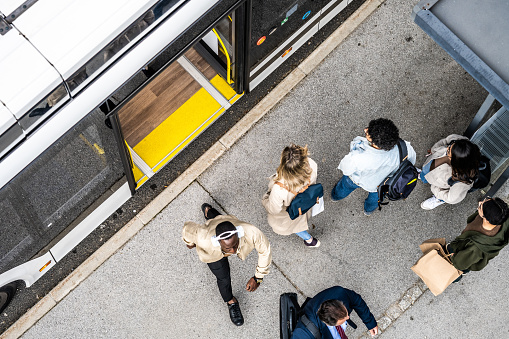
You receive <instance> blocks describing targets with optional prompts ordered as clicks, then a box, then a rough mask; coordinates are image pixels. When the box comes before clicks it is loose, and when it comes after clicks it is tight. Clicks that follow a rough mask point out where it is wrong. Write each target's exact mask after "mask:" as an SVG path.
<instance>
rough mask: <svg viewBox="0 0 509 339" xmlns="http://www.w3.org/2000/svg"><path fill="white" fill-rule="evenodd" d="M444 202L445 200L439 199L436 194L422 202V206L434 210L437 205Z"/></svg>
mask: <svg viewBox="0 0 509 339" xmlns="http://www.w3.org/2000/svg"><path fill="white" fill-rule="evenodd" d="M444 203H445V201H442V200H440V199H437V198H436V197H435V196H432V197H431V198H429V199H426V200H424V201H423V202H422V203H421V208H422V209H424V210H432V209H434V208H435V207H437V206H440V205H442V204H444Z"/></svg>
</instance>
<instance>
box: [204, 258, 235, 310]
mask: <svg viewBox="0 0 509 339" xmlns="http://www.w3.org/2000/svg"><path fill="white" fill-rule="evenodd" d="M207 265H208V266H209V268H210V270H211V271H212V273H213V274H214V275H215V276H216V279H217V287H218V288H219V293H221V297H223V300H224V302H228V301H230V300H232V299H233V293H232V279H231V276H230V263H229V262H228V258H227V257H224V258H223V259H221V260H219V261H216V262H211V263H209V264H207Z"/></svg>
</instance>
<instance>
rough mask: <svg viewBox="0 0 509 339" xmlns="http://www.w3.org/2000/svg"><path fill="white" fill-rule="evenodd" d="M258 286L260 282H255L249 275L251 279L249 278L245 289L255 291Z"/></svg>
mask: <svg viewBox="0 0 509 339" xmlns="http://www.w3.org/2000/svg"><path fill="white" fill-rule="evenodd" d="M258 286H260V284H259V283H257V282H256V280H255V278H254V277H251V279H249V281H248V282H247V284H246V290H247V291H248V292H254V291H256V289H257V288H258Z"/></svg>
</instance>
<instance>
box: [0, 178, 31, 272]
mask: <svg viewBox="0 0 509 339" xmlns="http://www.w3.org/2000/svg"><path fill="white" fill-rule="evenodd" d="M20 203H22V202H19V201H16V195H15V194H14V193H13V192H12V190H11V189H10V188H8V187H7V188H4V189H2V190H0V210H1V211H2V213H0V227H1V232H2V246H0V273H3V272H6V271H8V270H10V269H11V268H13V267H15V266H17V265H19V264H22V263H23V262H24V260H23V259H25V256H24V255H23V253H24V252H25V251H26V250H27V249H29V247H30V246H31V245H32V243H33V241H34V237H33V236H32V235H31V234H30V231H29V230H28V229H27V226H28V225H30V224H29V223H28V222H27V221H29V220H27V219H26V218H24V216H26V215H27V213H24V212H23V210H22V207H21V206H22V205H21V204H20ZM36 234H37V233H36Z"/></svg>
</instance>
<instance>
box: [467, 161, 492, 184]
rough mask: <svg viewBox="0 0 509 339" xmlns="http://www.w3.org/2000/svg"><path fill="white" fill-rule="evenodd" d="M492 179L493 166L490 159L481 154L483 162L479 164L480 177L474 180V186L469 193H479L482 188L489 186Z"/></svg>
mask: <svg viewBox="0 0 509 339" xmlns="http://www.w3.org/2000/svg"><path fill="white" fill-rule="evenodd" d="M490 179H491V165H490V159H488V157H486V156H484V155H482V154H481V161H480V162H479V175H478V176H477V178H475V180H474V184H473V185H472V188H471V189H470V190H469V192H473V191H477V190H478V189H480V188H484V187H486V186H488V184H489V183H490Z"/></svg>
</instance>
